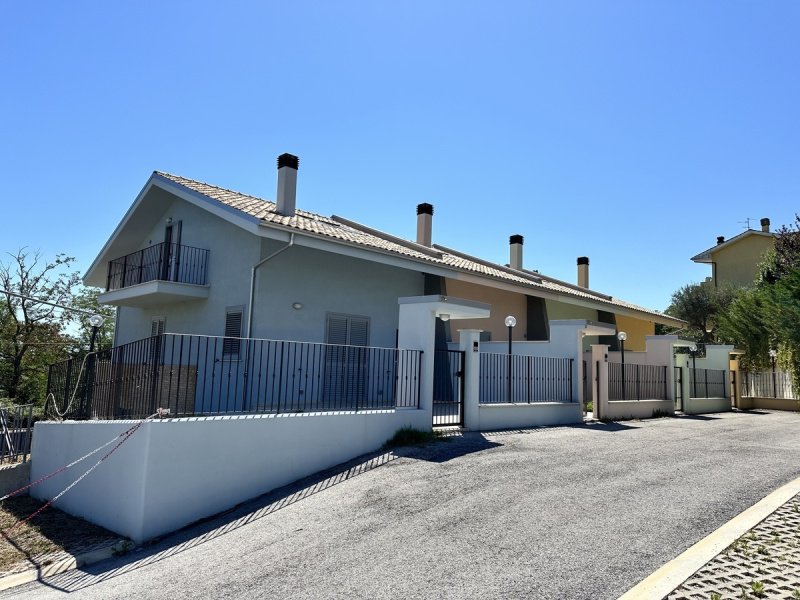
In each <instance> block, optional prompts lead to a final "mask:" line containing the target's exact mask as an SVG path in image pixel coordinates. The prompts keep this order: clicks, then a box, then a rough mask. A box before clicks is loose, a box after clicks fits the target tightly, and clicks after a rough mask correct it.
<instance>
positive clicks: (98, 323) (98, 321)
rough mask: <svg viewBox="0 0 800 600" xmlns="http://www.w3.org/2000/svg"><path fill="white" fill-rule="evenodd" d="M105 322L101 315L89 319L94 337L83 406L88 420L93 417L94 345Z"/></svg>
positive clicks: (90, 345) (91, 341) (88, 359)
mask: <svg viewBox="0 0 800 600" xmlns="http://www.w3.org/2000/svg"><path fill="white" fill-rule="evenodd" d="M103 321H105V319H104V318H103V317H102V316H101V315H97V314H95V315H92V316H91V317H89V325H91V326H92V337H91V339H90V340H89V355H88V357H87V359H86V384H85V386H84V393H83V404H84V409H85V410H86V417H87V418H89V417H90V416H91V405H92V384H93V383H94V364H95V358H96V357H95V354H94V345H95V342H96V341H97V334H98V332H99V331H100V328H101V327H102V326H103Z"/></svg>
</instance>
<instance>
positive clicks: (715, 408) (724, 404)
mask: <svg viewBox="0 0 800 600" xmlns="http://www.w3.org/2000/svg"><path fill="white" fill-rule="evenodd" d="M729 410H731V399H730V398H688V399H686V400H684V401H683V412H685V413H686V414H687V415H701V414H704V413H718V412H726V411H729Z"/></svg>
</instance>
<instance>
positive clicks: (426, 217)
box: [417, 202, 433, 248]
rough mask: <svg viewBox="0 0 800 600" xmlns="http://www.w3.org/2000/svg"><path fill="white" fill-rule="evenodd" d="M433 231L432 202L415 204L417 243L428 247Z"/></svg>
mask: <svg viewBox="0 0 800 600" xmlns="http://www.w3.org/2000/svg"><path fill="white" fill-rule="evenodd" d="M432 232H433V204H428V203H427V202H423V203H422V204H417V243H418V244H420V245H422V246H428V247H429V248H430V246H431V243H432Z"/></svg>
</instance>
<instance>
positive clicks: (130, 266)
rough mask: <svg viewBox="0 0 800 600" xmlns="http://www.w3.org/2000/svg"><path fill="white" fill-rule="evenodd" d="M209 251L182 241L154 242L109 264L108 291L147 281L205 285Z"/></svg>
mask: <svg viewBox="0 0 800 600" xmlns="http://www.w3.org/2000/svg"><path fill="white" fill-rule="evenodd" d="M207 267H208V250H204V249H202V248H192V247H191V246H182V245H180V244H167V243H166V242H162V243H161V244H155V245H153V246H150V247H148V248H145V249H144V250H139V251H137V252H133V253H131V254H128V255H127V256H123V257H122V258H116V259H114V260H112V261H111V262H109V263H108V276H107V279H106V291H111V290H118V289H121V288H126V287H128V286H131V285H136V284H139V283H145V282H147V281H155V280H159V281H176V282H178V283H193V284H195V285H205V284H206V269H207Z"/></svg>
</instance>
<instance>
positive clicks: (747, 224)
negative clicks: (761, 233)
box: [736, 217, 755, 229]
mask: <svg viewBox="0 0 800 600" xmlns="http://www.w3.org/2000/svg"><path fill="white" fill-rule="evenodd" d="M750 221H755V219H753V218H751V217H745V219H744V221H736V222H737V223H739V225H745V229H752V227H750Z"/></svg>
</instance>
